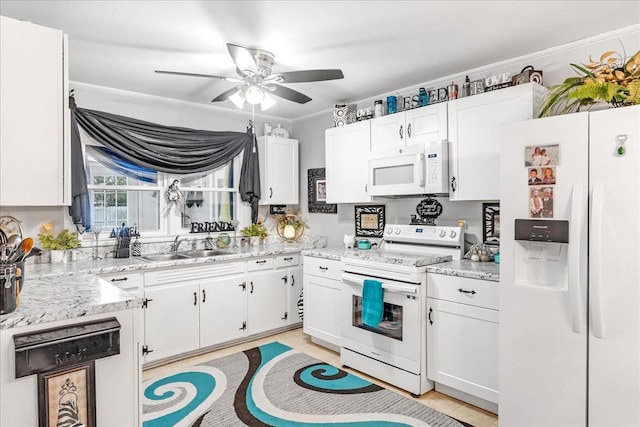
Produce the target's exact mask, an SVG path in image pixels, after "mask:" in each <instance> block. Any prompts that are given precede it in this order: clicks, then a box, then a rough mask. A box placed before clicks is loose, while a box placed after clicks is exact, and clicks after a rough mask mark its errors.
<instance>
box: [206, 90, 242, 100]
mask: <svg viewBox="0 0 640 427" xmlns="http://www.w3.org/2000/svg"><path fill="white" fill-rule="evenodd" d="M237 91H238V88H237V87H232V88H231V89H229V90H225V91H224V92H222V93H221V94H220V95H218V96H216V97H215V98H213V99H212V100H211V102H219V101H226V100H227V99H229V97H230V96H231V95H233V94H234V93H236V92H237Z"/></svg>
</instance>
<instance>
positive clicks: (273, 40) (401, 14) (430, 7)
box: [0, 0, 640, 119]
mask: <svg viewBox="0 0 640 427" xmlns="http://www.w3.org/2000/svg"><path fill="white" fill-rule="evenodd" d="M0 14H1V15H5V16H9V17H13V18H17V19H23V20H28V21H31V22H34V23H37V24H41V25H45V26H48V27H53V28H58V29H61V30H63V31H64V32H65V33H67V34H68V35H69V44H70V67H69V68H70V79H71V80H73V81H77V82H84V83H89V84H94V85H99V86H107V87H113V88H118V89H124V90H129V91H135V92H141V93H146V94H152V95H158V96H163V97H168V98H175V99H181V100H186V101H192V102H197V103H205V104H210V101H211V99H213V98H214V97H215V96H217V95H218V94H220V93H221V92H223V91H225V90H227V89H230V88H231V87H232V86H233V83H230V82H227V81H220V80H213V79H212V80H209V79H202V78H197V77H182V76H169V75H160V74H155V73H154V70H156V69H164V70H174V71H185V72H195V73H204V74H216V75H223V76H236V74H235V67H234V65H233V62H232V61H231V59H230V57H229V55H228V53H227V49H226V43H234V44H238V45H242V46H247V47H256V48H261V49H265V50H268V51H271V52H272V53H274V54H275V57H276V63H275V65H274V67H273V72H274V73H277V72H282V71H292V70H299V69H315V68H341V69H342V70H343V71H344V75H345V78H344V79H342V80H336V81H327V82H314V83H296V84H290V85H289V87H290V88H292V89H295V90H298V91H300V92H303V93H305V94H306V95H308V96H310V97H311V98H313V100H312V101H310V102H308V103H307V104H304V105H300V104H296V103H293V102H290V101H286V100H282V99H278V101H277V104H276V106H274V107H273V108H272V109H270V110H268V114H269V115H274V116H278V117H282V118H289V119H294V118H298V117H302V116H306V115H309V114H313V113H315V112H318V111H322V110H326V109H328V108H331V107H332V106H333V104H336V103H341V102H353V101H357V100H361V99H365V98H369V97H372V96H375V95H380V94H384V93H386V92H390V91H393V90H397V89H400V88H403V87H407V86H411V85H416V84H420V83H421V82H426V81H430V80H434V79H437V78H439V77H443V76H446V75H449V74H454V73H458V72H461V71H464V70H469V69H472V68H476V67H480V66H483V65H487V64H491V63H494V62H498V61H501V60H505V59H509V58H514V57H517V56H521V55H525V54H528V53H533V52H536V51H539V50H542V49H545V48H548V47H552V46H557V45H560V44H564V43H568V42H571V41H574V40H579V39H582V38H585V37H588V36H592V35H596V34H600V33H604V32H607V31H611V30H614V29H617V28H622V27H626V26H629V25H633V24H637V23H638V22H640V1H637V0H635V1H204V0H201V1H150V0H147V1H83V0H72V1H44V0H32V1H27V0H21V1H12V0H0ZM216 105H219V106H221V107H226V108H233V109H235V108H236V107H235V106H234V105H233V104H232V103H231V102H230V101H225V102H223V103H217V104H216ZM245 108H248V107H246V106H245Z"/></svg>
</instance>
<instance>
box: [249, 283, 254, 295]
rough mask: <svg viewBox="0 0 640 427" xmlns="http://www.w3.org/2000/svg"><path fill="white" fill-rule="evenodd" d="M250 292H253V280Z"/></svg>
mask: <svg viewBox="0 0 640 427" xmlns="http://www.w3.org/2000/svg"><path fill="white" fill-rule="evenodd" d="M249 293H251V294H252V293H253V282H251V291H249Z"/></svg>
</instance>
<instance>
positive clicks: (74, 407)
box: [38, 361, 96, 427]
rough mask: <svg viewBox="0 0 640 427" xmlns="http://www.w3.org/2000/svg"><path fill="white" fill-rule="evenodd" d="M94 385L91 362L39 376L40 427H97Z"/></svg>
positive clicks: (92, 363)
mask: <svg viewBox="0 0 640 427" xmlns="http://www.w3.org/2000/svg"><path fill="white" fill-rule="evenodd" d="M95 382H96V380H95V362H94V361H91V362H88V363H82V364H77V365H73V366H71V367H66V368H64V369H59V370H55V371H50V372H45V373H40V374H38V420H39V422H38V425H39V427H57V426H59V425H67V424H68V425H83V426H85V427H96V405H95V401H96V392H95V390H96V387H95ZM65 423H66V424H65Z"/></svg>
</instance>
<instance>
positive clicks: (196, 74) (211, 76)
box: [155, 70, 243, 82]
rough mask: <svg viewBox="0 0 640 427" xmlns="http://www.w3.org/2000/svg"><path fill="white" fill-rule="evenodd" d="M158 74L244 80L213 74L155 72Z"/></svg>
mask: <svg viewBox="0 0 640 427" xmlns="http://www.w3.org/2000/svg"><path fill="white" fill-rule="evenodd" d="M155 72H156V73H158V74H172V75H176V76H191V77H206V78H210V79H220V80H227V81H230V82H242V81H243V80H242V79H239V78H237V77H223V76H214V75H212V74H198V73H184V72H182V71H165V70H155Z"/></svg>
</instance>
